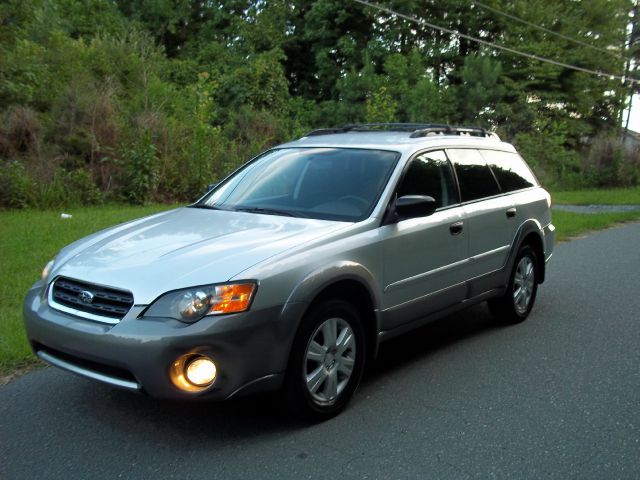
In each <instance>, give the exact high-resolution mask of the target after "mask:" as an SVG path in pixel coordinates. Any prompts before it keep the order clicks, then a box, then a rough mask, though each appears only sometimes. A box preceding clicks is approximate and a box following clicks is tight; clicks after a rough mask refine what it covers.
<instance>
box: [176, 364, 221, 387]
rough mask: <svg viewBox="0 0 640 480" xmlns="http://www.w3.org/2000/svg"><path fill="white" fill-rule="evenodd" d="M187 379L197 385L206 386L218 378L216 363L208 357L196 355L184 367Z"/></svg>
mask: <svg viewBox="0 0 640 480" xmlns="http://www.w3.org/2000/svg"><path fill="white" fill-rule="evenodd" d="M184 371H185V376H186V377H187V380H189V381H190V382H191V383H193V384H194V385H195V386H197V387H204V386H206V385H209V384H210V383H213V381H214V380H215V379H216V364H215V363H213V360H211V359H210V358H208V357H194V358H193V359H192V360H190V361H189V362H188V363H187V365H186V368H185V369H184Z"/></svg>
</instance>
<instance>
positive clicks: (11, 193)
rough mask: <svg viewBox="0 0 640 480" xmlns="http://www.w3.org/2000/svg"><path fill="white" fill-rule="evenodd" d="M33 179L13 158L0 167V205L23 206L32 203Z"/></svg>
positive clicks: (5, 206) (7, 206)
mask: <svg viewBox="0 0 640 480" xmlns="http://www.w3.org/2000/svg"><path fill="white" fill-rule="evenodd" d="M34 190H35V181H34V180H33V179H32V178H31V177H30V176H29V175H28V174H27V172H26V170H25V168H24V165H23V164H22V163H21V162H20V161H18V160H13V161H11V162H8V163H7V164H5V165H2V166H1V167H0V207H4V208H25V207H28V206H30V205H32V203H33V195H34Z"/></svg>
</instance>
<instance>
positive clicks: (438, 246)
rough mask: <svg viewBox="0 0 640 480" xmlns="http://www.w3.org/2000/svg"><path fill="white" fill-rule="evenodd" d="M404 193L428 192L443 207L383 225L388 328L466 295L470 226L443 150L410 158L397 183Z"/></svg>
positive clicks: (384, 312) (385, 322)
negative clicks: (468, 227) (466, 266)
mask: <svg viewBox="0 0 640 480" xmlns="http://www.w3.org/2000/svg"><path fill="white" fill-rule="evenodd" d="M404 195H429V196H431V197H433V198H434V199H435V200H436V204H437V206H438V208H437V210H436V211H435V213H433V214H432V215H430V216H427V217H420V218H411V219H407V220H402V221H399V222H397V223H393V224H390V225H385V226H383V227H382V228H381V231H380V235H381V239H382V244H383V252H384V259H383V268H384V273H383V278H384V294H383V308H382V312H381V313H382V316H381V317H382V329H383V330H389V329H392V328H394V327H397V326H399V325H402V324H403V323H407V322H409V321H411V320H414V319H416V318H419V317H421V316H424V315H427V314H429V313H432V312H435V311H438V310H441V309H442V308H445V307H447V306H449V305H452V304H455V303H457V302H460V301H462V300H463V299H464V298H465V294H466V286H465V278H466V273H465V263H466V258H467V248H468V245H467V243H468V231H467V228H466V225H465V219H464V214H463V208H462V207H461V206H460V205H459V198H458V191H457V188H456V184H455V181H454V177H453V172H452V168H451V164H450V163H449V161H448V160H447V157H446V155H445V153H444V151H442V150H438V151H432V152H427V153H423V154H420V155H418V156H416V157H415V158H414V159H413V160H411V162H410V163H409V165H408V167H407V170H406V172H405V174H404V177H403V178H402V180H401V181H400V184H399V186H398V188H397V197H398V198H399V197H401V196H404Z"/></svg>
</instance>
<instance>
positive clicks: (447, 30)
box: [353, 0, 640, 84]
mask: <svg viewBox="0 0 640 480" xmlns="http://www.w3.org/2000/svg"><path fill="white" fill-rule="evenodd" d="M353 1H354V2H357V3H360V4H362V5H365V6H367V7H370V8H375V9H377V10H380V11H382V12H386V13H388V14H390V15H395V16H397V17H400V18H404V19H405V20H409V21H410V22H413V23H417V24H419V25H423V26H425V27H428V28H431V29H434V30H439V31H441V32H445V33H449V34H451V35H454V36H456V37H460V38H464V39H466V40H470V41H472V42H476V43H479V44H481V45H486V46H487V47H491V48H494V49H497V50H503V51H505V52H509V53H513V54H514V55H520V56H521V57H526V58H529V59H531V60H537V61H539V62H543V63H550V64H552V65H556V66H558V67H563V68H567V69H569V70H575V71H577V72H583V73H588V74H590V75H596V76H598V77H604V78H609V79H611V80H621V81H622V82H631V83H637V84H640V80H635V79H633V78H628V77H625V76H621V75H614V74H612V73H607V72H603V71H601V70H591V69H589V68H584V67H579V66H577V65H571V64H569V63H564V62H559V61H557V60H552V59H550V58H545V57H541V56H539V55H534V54H532V53H526V52H521V51H520V50H516V49H515V48H511V47H505V46H504V45H498V44H497V43H492V42H488V41H486V40H483V39H481V38H477V37H473V36H471V35H467V34H465V33H461V32H459V31H457V30H453V29H450V28H446V27H441V26H440V25H435V24H433V23H430V22H427V21H426V20H423V19H421V18H416V17H412V16H410V15H405V14H404V13H400V12H396V11H394V10H391V9H390V8H387V7H383V6H382V5H378V4H376V3H371V2H368V1H366V0H353Z"/></svg>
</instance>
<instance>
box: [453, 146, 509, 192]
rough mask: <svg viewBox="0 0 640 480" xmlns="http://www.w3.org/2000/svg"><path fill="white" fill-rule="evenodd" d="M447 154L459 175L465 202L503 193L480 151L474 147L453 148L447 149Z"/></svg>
mask: <svg viewBox="0 0 640 480" xmlns="http://www.w3.org/2000/svg"><path fill="white" fill-rule="evenodd" d="M447 155H448V156H449V159H451V161H452V162H453V167H454V168H455V171H456V175H457V176H458V184H459V185H460V197H461V199H462V201H463V202H470V201H473V200H479V199H481V198H485V197H492V196H494V195H499V194H500V193H501V192H500V187H499V186H498V183H497V182H496V179H495V177H494V176H493V173H491V169H490V168H489V166H488V165H487V162H486V161H485V159H484V157H483V156H482V155H480V152H478V151H477V150H475V149H473V148H460V149H456V148H452V149H447Z"/></svg>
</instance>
